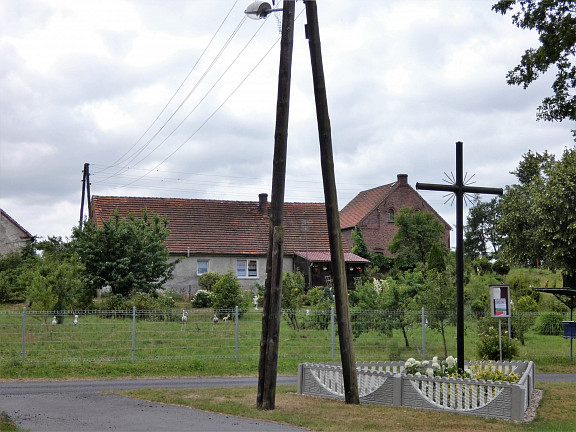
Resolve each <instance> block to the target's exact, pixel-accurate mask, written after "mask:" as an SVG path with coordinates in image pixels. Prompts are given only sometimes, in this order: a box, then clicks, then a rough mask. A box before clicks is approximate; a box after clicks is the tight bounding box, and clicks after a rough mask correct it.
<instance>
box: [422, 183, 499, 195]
mask: <svg viewBox="0 0 576 432" xmlns="http://www.w3.org/2000/svg"><path fill="white" fill-rule="evenodd" d="M416 189H420V190H431V191H438V192H454V193H457V192H459V191H460V190H462V192H464V193H475V194H476V193H477V194H492V195H502V194H503V193H504V191H503V189H502V188H488V187H478V186H463V187H460V186H458V185H456V184H454V185H449V184H445V185H443V184H433V183H416Z"/></svg>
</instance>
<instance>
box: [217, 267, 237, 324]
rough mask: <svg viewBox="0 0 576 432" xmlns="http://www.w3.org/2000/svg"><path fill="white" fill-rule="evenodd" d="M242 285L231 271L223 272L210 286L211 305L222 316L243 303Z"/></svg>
mask: <svg viewBox="0 0 576 432" xmlns="http://www.w3.org/2000/svg"><path fill="white" fill-rule="evenodd" d="M243 300H244V298H243V296H242V285H240V282H238V278H237V277H236V275H235V274H234V273H232V271H228V272H227V273H224V274H223V275H222V276H221V277H220V279H218V282H216V283H215V284H214V286H213V287H212V307H213V308H214V310H216V311H217V312H216V313H217V314H218V315H220V317H222V316H223V315H225V314H227V313H229V312H230V311H231V310H233V309H235V307H236V306H239V307H240V309H242V307H243V306H244V305H243Z"/></svg>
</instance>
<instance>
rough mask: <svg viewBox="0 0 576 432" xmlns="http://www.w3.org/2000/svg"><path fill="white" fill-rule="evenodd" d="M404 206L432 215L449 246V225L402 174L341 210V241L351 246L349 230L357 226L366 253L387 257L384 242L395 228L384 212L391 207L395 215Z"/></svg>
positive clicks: (361, 193)
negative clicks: (438, 221)
mask: <svg viewBox="0 0 576 432" xmlns="http://www.w3.org/2000/svg"><path fill="white" fill-rule="evenodd" d="M404 206H410V207H412V208H413V209H414V210H421V211H427V212H430V213H432V214H434V215H435V216H436V218H438V220H440V222H442V223H443V224H444V226H445V227H446V233H445V235H444V240H445V241H446V244H447V245H448V246H450V229H451V228H450V225H449V224H448V223H447V222H446V221H445V220H444V219H443V218H442V217H441V216H440V215H439V214H438V213H437V212H436V211H435V210H434V209H433V208H432V207H431V206H430V205H429V204H428V203H427V202H426V201H425V200H424V198H422V196H421V195H420V194H419V193H418V192H417V191H416V190H415V189H414V188H412V187H411V186H410V185H409V184H408V175H406V174H398V176H397V181H396V182H394V183H390V184H387V185H384V186H379V187H376V188H373V189H369V190H366V191H362V192H360V193H359V194H358V195H357V196H356V197H355V198H354V199H353V200H352V201H350V202H349V203H348V204H347V205H346V206H345V207H344V208H343V209H342V210H341V212H340V226H341V228H342V238H343V241H344V243H346V244H347V245H348V247H349V248H350V249H352V246H353V245H354V241H353V240H352V230H353V229H354V228H355V227H360V228H361V229H362V233H363V235H364V240H365V241H366V245H367V246H368V250H369V251H370V252H372V253H382V254H384V255H388V256H390V252H388V244H389V243H390V242H391V241H392V239H393V238H394V236H395V235H396V232H397V231H398V229H397V228H396V226H395V225H394V223H393V221H390V220H389V217H388V212H389V211H390V210H392V211H393V212H394V214H396V213H397V212H398V210H400V209H401V208H402V207H404Z"/></svg>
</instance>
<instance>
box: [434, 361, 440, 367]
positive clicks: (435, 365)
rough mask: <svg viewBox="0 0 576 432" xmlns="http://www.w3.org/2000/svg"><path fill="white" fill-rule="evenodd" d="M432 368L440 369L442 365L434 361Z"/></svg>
mask: <svg viewBox="0 0 576 432" xmlns="http://www.w3.org/2000/svg"><path fill="white" fill-rule="evenodd" d="M432 367H433V368H434V369H440V363H438V362H435V361H433V362H432Z"/></svg>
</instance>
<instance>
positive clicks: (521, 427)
mask: <svg viewBox="0 0 576 432" xmlns="http://www.w3.org/2000/svg"><path fill="white" fill-rule="evenodd" d="M538 388H541V389H543V390H544V397H543V399H542V402H541V405H540V408H539V409H538V414H537V417H536V419H535V420H534V421H533V422H532V423H526V424H520V423H511V422H506V421H501V420H494V419H484V418H481V417H473V416H466V415H460V414H445V413H439V412H435V411H427V410H416V409H411V408H398V407H384V406H379V405H359V406H358V405H346V404H345V403H343V402H342V401H337V400H332V399H322V398H312V397H309V396H300V395H298V394H296V388H295V387H294V386H278V388H277V393H276V409H275V410H272V411H263V410H259V409H257V408H256V391H255V388H253V387H240V388H225V389H224V388H209V389H178V390H176V389H165V390H151V389H143V390H132V391H125V392H120V393H119V394H123V395H126V396H130V397H133V398H137V399H143V400H146V401H152V402H160V403H168V404H176V405H182V406H187V407H191V408H196V409H201V410H205V411H212V412H219V413H224V414H228V415H237V416H242V417H248V418H255V419H261V420H269V421H276V422H281V423H287V424H290V425H293V426H298V427H303V428H306V429H310V430H314V431H327V432H343V431H365V432H371V431H374V432H376V431H382V430H386V431H391V432H394V431H407V430H417V431H424V432H426V431H439V430H442V431H486V430H489V431H491V432H498V431H566V432H568V431H574V430H576V417H575V416H574V413H575V412H576V389H575V388H574V384H573V383H551V382H543V383H538Z"/></svg>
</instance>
